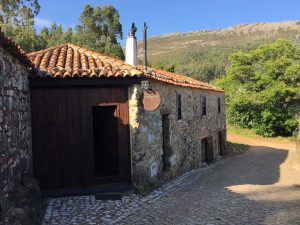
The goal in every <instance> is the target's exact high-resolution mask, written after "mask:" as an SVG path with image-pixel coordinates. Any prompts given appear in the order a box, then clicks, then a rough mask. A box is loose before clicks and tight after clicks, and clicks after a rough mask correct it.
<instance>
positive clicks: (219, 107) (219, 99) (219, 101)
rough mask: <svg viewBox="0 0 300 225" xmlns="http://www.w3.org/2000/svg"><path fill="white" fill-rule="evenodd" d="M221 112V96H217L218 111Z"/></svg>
mask: <svg viewBox="0 0 300 225" xmlns="http://www.w3.org/2000/svg"><path fill="white" fill-rule="evenodd" d="M220 112H221V98H218V113H220Z"/></svg>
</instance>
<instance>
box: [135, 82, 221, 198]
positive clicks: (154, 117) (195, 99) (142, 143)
mask: <svg viewBox="0 0 300 225" xmlns="http://www.w3.org/2000/svg"><path fill="white" fill-rule="evenodd" d="M149 81H150V84H151V86H152V89H153V90H155V91H158V92H159V93H160V95H161V98H162V102H161V105H160V107H159V108H158V109H157V110H155V111H152V112H150V111H145V110H144V108H143V105H142V94H143V90H142V88H141V86H140V85H133V86H131V87H129V120H130V141H131V158H132V181H133V185H134V186H135V187H136V189H137V190H138V191H139V192H148V191H150V190H152V189H153V188H155V187H158V186H160V185H162V184H163V183H165V182H166V181H167V180H170V179H172V178H174V177H176V176H179V175H181V174H183V173H185V172H187V171H189V170H191V169H194V168H198V167H201V166H202V165H205V163H203V162H202V151H201V139H202V138H206V137H207V138H209V142H210V146H211V147H212V148H213V157H214V158H215V159H216V158H219V157H220V156H219V153H218V152H219V151H218V150H219V141H218V139H219V138H218V135H219V132H221V133H222V136H223V139H224V142H226V119H225V96H224V93H223V92H213V91H206V90H201V89H195V88H186V87H180V86H175V85H169V84H166V83H163V82H159V81H154V80H149ZM177 94H180V95H181V105H182V119H181V120H178V119H177V103H176V101H177V100H176V96H177ZM200 96H205V97H206V102H207V115H206V116H202V115H201V104H200V102H201V100H200ZM218 98H220V100H221V112H220V113H219V112H218ZM164 114H165V115H168V119H169V127H170V129H169V130H170V134H169V143H170V145H169V146H167V147H165V150H163V128H162V115H164Z"/></svg>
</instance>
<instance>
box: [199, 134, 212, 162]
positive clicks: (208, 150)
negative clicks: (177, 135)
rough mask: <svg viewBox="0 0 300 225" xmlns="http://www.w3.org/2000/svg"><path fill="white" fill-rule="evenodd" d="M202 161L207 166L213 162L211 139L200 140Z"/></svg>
mask: <svg viewBox="0 0 300 225" xmlns="http://www.w3.org/2000/svg"><path fill="white" fill-rule="evenodd" d="M201 149H202V161H203V162H206V163H207V164H209V163H211V162H212V161H213V160H214V152H213V139H212V137H207V138H203V139H202V140H201Z"/></svg>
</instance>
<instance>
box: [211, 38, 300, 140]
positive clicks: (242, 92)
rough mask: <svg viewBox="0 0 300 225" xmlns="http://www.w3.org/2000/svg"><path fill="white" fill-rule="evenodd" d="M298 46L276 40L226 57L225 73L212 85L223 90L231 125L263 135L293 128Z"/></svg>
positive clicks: (299, 78) (299, 87)
mask: <svg viewBox="0 0 300 225" xmlns="http://www.w3.org/2000/svg"><path fill="white" fill-rule="evenodd" d="M299 60H300V49H299V48H296V47H294V46H293V44H292V42H291V41H288V40H283V39H279V40H277V41H276V42H275V43H272V44H265V45H261V46H259V47H258V48H257V49H255V50H252V51H249V52H241V51H240V52H237V53H234V54H232V55H231V56H230V57H229V61H230V66H229V67H228V69H227V70H226V75H225V76H224V77H222V78H220V79H216V80H215V84H216V85H218V86H220V87H222V88H223V89H224V90H225V91H226V101H227V117H228V121H229V123H231V124H236V125H239V126H241V127H243V128H250V129H254V130H255V131H256V132H257V133H258V134H260V135H263V136H278V135H281V136H289V135H293V133H294V132H295V131H296V127H297V121H296V107H295V105H294V102H295V100H296V99H297V95H299V94H300V63H299V62H300V61H299Z"/></svg>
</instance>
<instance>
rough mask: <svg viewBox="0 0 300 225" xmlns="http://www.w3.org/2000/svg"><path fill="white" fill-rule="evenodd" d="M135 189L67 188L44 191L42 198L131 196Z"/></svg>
mask: <svg viewBox="0 0 300 225" xmlns="http://www.w3.org/2000/svg"><path fill="white" fill-rule="evenodd" d="M133 192H134V188H133V186H132V185H131V184H128V183H121V184H119V183H118V184H109V185H99V186H92V187H78V188H66V189H60V190H54V191H43V192H42V196H43V197H45V198H56V197H66V196H77V195H96V194H129V193H133Z"/></svg>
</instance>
